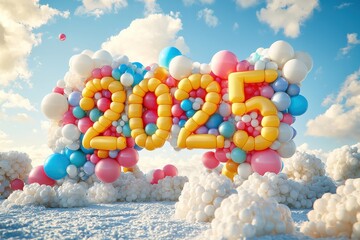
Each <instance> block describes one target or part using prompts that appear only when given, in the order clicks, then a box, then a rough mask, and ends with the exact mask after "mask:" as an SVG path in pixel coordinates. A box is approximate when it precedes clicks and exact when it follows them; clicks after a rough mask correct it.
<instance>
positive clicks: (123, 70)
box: [118, 64, 128, 74]
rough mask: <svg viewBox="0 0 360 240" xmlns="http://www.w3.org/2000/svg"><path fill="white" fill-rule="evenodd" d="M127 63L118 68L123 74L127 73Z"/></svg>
mask: <svg viewBox="0 0 360 240" xmlns="http://www.w3.org/2000/svg"><path fill="white" fill-rule="evenodd" d="M127 68H128V67H127V65H126V64H121V65H120V66H119V67H118V69H119V70H120V73H121V74H123V73H125V71H126V69H127Z"/></svg>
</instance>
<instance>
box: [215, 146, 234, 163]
mask: <svg viewBox="0 0 360 240" xmlns="http://www.w3.org/2000/svg"><path fill="white" fill-rule="evenodd" d="M229 152H230V151H229V150H228V149H225V148H218V149H216V150H215V158H216V159H217V160H218V161H219V162H223V163H225V162H227V161H228V160H229V159H228V158H227V157H226V153H229Z"/></svg>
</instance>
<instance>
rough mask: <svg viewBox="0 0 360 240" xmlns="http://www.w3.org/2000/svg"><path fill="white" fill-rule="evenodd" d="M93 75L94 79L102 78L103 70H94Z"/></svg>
mask: <svg viewBox="0 0 360 240" xmlns="http://www.w3.org/2000/svg"><path fill="white" fill-rule="evenodd" d="M91 75H92V77H93V78H99V79H100V78H102V75H101V69H100V68H95V69H94V70H92V72H91Z"/></svg>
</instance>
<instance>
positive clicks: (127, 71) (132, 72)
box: [125, 68, 135, 75]
mask: <svg viewBox="0 0 360 240" xmlns="http://www.w3.org/2000/svg"><path fill="white" fill-rule="evenodd" d="M125 72H126V73H128V74H131V75H134V73H135V72H134V70H133V69H132V68H128V69H126V71H125Z"/></svg>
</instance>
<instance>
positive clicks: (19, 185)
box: [10, 178, 24, 191]
mask: <svg viewBox="0 0 360 240" xmlns="http://www.w3.org/2000/svg"><path fill="white" fill-rule="evenodd" d="M10 188H11V190H13V191H15V190H23V188H24V181H23V180H21V179H18V178H16V179H14V180H12V181H11V182H10Z"/></svg>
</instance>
